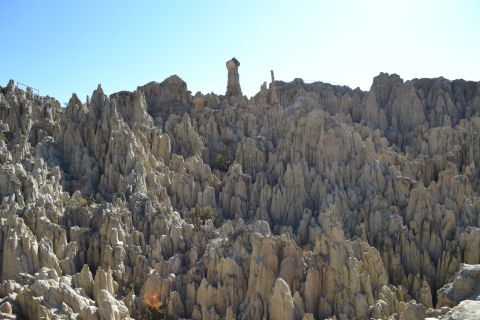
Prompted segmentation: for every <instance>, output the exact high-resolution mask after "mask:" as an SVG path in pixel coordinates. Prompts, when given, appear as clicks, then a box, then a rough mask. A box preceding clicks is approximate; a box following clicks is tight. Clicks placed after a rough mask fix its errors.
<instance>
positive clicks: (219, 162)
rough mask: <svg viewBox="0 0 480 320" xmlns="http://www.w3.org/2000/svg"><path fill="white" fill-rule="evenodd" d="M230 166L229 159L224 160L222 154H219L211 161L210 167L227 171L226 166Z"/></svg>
mask: <svg viewBox="0 0 480 320" xmlns="http://www.w3.org/2000/svg"><path fill="white" fill-rule="evenodd" d="M229 166H230V161H229V160H226V159H225V157H224V156H223V154H219V155H218V156H217V158H216V159H215V161H214V162H213V165H212V169H218V170H222V171H225V172H226V171H228V167H229Z"/></svg>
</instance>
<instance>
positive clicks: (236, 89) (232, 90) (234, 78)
mask: <svg viewBox="0 0 480 320" xmlns="http://www.w3.org/2000/svg"><path fill="white" fill-rule="evenodd" d="M239 66H240V62H239V61H238V60H237V59H235V58H232V59H231V60H228V61H227V70H228V83H227V93H226V96H227V97H241V96H242V89H241V88H240V80H239V75H238V67H239Z"/></svg>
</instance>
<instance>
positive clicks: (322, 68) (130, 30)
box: [0, 0, 480, 103]
mask: <svg viewBox="0 0 480 320" xmlns="http://www.w3.org/2000/svg"><path fill="white" fill-rule="evenodd" d="M0 29H1V31H2V33H1V34H2V35H1V37H0V85H1V86H5V85H6V84H7V82H8V80H9V79H12V78H13V79H15V80H17V81H20V82H23V83H27V84H29V85H30V86H32V87H34V88H38V89H39V90H40V94H41V95H50V96H54V97H56V98H57V99H58V100H59V101H60V102H62V103H63V102H67V101H68V99H69V98H70V96H71V94H72V92H76V93H77V94H78V95H79V97H80V98H81V99H82V101H85V97H86V95H87V94H88V95H90V94H91V93H92V91H93V90H94V89H95V88H96V86H97V84H98V83H101V84H102V87H103V89H104V91H105V92H106V93H107V94H111V93H114V92H117V91H121V90H134V89H135V88H136V87H137V86H140V85H143V84H145V83H147V82H149V81H159V82H160V81H163V80H164V79H165V78H166V77H168V76H170V75H172V74H177V75H179V76H180V77H181V78H182V79H183V80H184V81H186V82H187V85H188V88H189V90H191V91H192V94H195V92H196V91H202V92H203V93H209V92H211V91H213V92H215V93H219V94H224V93H225V89H226V83H227V82H226V78H227V70H226V68H225V62H226V61H227V60H229V59H230V58H232V57H234V56H235V57H236V58H237V59H238V60H239V61H240V63H241V65H240V69H239V72H240V84H241V86H242V90H243V92H244V94H247V95H248V96H251V95H254V94H255V93H256V92H258V90H259V88H260V85H261V84H262V83H263V81H269V79H270V70H271V69H273V70H274V71H275V78H276V79H277V80H284V81H290V80H293V79H294V78H297V77H300V78H303V79H304V80H321V81H326V82H333V83H338V84H345V85H348V86H350V87H352V88H355V87H357V86H359V87H360V88H362V89H364V90H368V89H369V87H370V84H371V81H372V78H373V77H374V76H375V75H377V74H378V73H380V72H389V73H398V74H399V75H400V76H401V77H402V78H403V79H405V80H407V79H412V78H417V77H418V78H420V77H437V76H444V77H446V78H449V79H457V78H464V79H468V80H475V81H479V80H480V1H473V0H472V1H453V0H452V1H444V0H437V1H419V0H417V1H387V0H383V1H339V0H337V1H319V0H318V1H301V0H299V1H291V0H290V1H282V0H276V1H250V0H244V1H208V2H206V1H205V2H201V1H55V2H54V1H22V0H17V1H11V0H0Z"/></svg>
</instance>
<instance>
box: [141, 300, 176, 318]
mask: <svg viewBox="0 0 480 320" xmlns="http://www.w3.org/2000/svg"><path fill="white" fill-rule="evenodd" d="M141 319H142V320H171V319H173V318H172V317H170V316H169V315H168V312H167V305H165V304H162V305H161V306H160V307H158V308H155V307H150V306H148V305H147V306H145V308H144V309H143V312H142V317H141Z"/></svg>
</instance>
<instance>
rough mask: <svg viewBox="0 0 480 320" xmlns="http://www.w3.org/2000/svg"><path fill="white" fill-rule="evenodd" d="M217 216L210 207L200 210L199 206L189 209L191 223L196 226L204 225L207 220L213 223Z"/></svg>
mask: <svg viewBox="0 0 480 320" xmlns="http://www.w3.org/2000/svg"><path fill="white" fill-rule="evenodd" d="M217 216H218V214H217V211H216V210H215V209H213V208H212V207H211V206H206V207H203V208H202V207H201V206H199V205H196V206H195V207H194V208H191V209H190V217H191V218H192V220H193V223H194V224H195V225H197V226H199V225H202V224H204V223H205V221H207V220H208V219H211V220H212V221H213V222H215V219H216V218H217Z"/></svg>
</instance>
